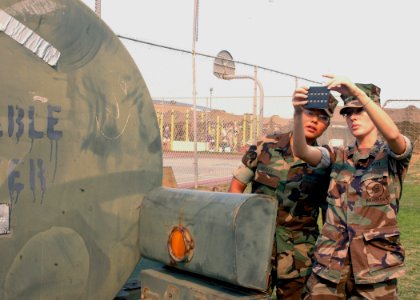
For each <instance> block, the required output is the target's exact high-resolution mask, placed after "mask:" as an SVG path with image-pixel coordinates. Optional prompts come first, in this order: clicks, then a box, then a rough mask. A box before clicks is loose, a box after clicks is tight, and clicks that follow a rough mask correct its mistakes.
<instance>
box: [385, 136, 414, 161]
mask: <svg viewBox="0 0 420 300" xmlns="http://www.w3.org/2000/svg"><path fill="white" fill-rule="evenodd" d="M403 137H404V140H405V145H406V146H405V151H404V153H401V154H395V153H394V152H392V151H391V149H389V148H387V151H388V154H389V155H391V156H392V157H393V158H395V159H396V160H405V159H407V158H409V157H411V154H412V153H413V144H412V143H411V141H410V139H409V138H408V137H406V136H405V135H403Z"/></svg>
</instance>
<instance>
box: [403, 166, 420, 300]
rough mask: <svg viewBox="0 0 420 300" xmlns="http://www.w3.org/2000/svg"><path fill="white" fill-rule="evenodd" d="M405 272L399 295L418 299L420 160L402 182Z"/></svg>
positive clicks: (409, 298) (419, 284)
mask: <svg viewBox="0 0 420 300" xmlns="http://www.w3.org/2000/svg"><path fill="white" fill-rule="evenodd" d="M398 223H399V226H400V230H401V241H402V244H403V246H404V248H405V250H406V270H407V273H406V275H405V276H404V277H402V278H401V279H400V280H399V282H398V286H399V297H400V299H404V300H411V299H420V161H418V162H416V163H414V164H412V165H411V166H410V170H409V173H408V176H407V179H406V182H405V184H404V189H403V197H402V199H401V203H400V212H399V213H398Z"/></svg>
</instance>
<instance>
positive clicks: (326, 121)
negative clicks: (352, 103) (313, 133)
mask: <svg viewBox="0 0 420 300" xmlns="http://www.w3.org/2000/svg"><path fill="white" fill-rule="evenodd" d="M303 113H304V114H305V115H307V116H309V117H317V118H318V120H319V121H321V122H322V123H324V124H329V123H330V117H329V116H327V115H324V114H322V113H321V114H318V113H317V112H316V111H313V110H310V109H305V108H304V109H303Z"/></svg>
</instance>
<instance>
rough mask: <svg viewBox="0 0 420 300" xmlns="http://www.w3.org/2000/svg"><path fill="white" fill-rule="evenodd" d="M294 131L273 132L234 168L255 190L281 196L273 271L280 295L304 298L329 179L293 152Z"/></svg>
mask: <svg viewBox="0 0 420 300" xmlns="http://www.w3.org/2000/svg"><path fill="white" fill-rule="evenodd" d="M290 140H291V133H275V134H272V135H268V136H266V137H265V138H263V139H262V140H260V141H258V143H257V145H256V146H255V145H254V146H251V147H250V148H249V150H248V151H247V152H246V153H245V155H244V157H243V158H242V163H243V165H242V166H241V167H239V168H238V169H237V170H236V171H235V172H234V177H235V178H236V179H237V180H239V181H241V182H242V183H245V184H247V183H249V182H251V181H252V192H253V193H263V194H268V195H273V196H276V197H277V199H278V201H279V208H278V213H277V228H276V235H275V245H274V262H273V270H274V271H275V274H274V275H275V276H274V277H277V281H276V279H275V278H273V284H276V285H277V296H278V299H300V295H301V292H302V291H303V288H304V284H305V281H306V278H307V277H308V276H309V274H310V273H311V265H312V257H313V247H314V244H315V241H316V239H317V237H318V235H319V230H318V225H317V219H318V214H319V208H320V206H321V205H322V203H324V209H325V208H326V202H325V198H326V192H327V188H328V182H329V170H328V169H312V168H308V166H307V164H306V163H305V162H303V161H302V160H299V159H298V158H296V157H294V156H293V153H292V149H291V145H290Z"/></svg>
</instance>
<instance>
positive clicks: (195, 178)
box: [192, 0, 198, 188]
mask: <svg viewBox="0 0 420 300" xmlns="http://www.w3.org/2000/svg"><path fill="white" fill-rule="evenodd" d="M197 41H198V0H194V22H193V41H192V82H193V89H192V94H193V127H194V128H193V130H194V162H193V166H194V188H197V187H198V158H197V90H196V76H195V55H196V53H195V43H196V42H197Z"/></svg>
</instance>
